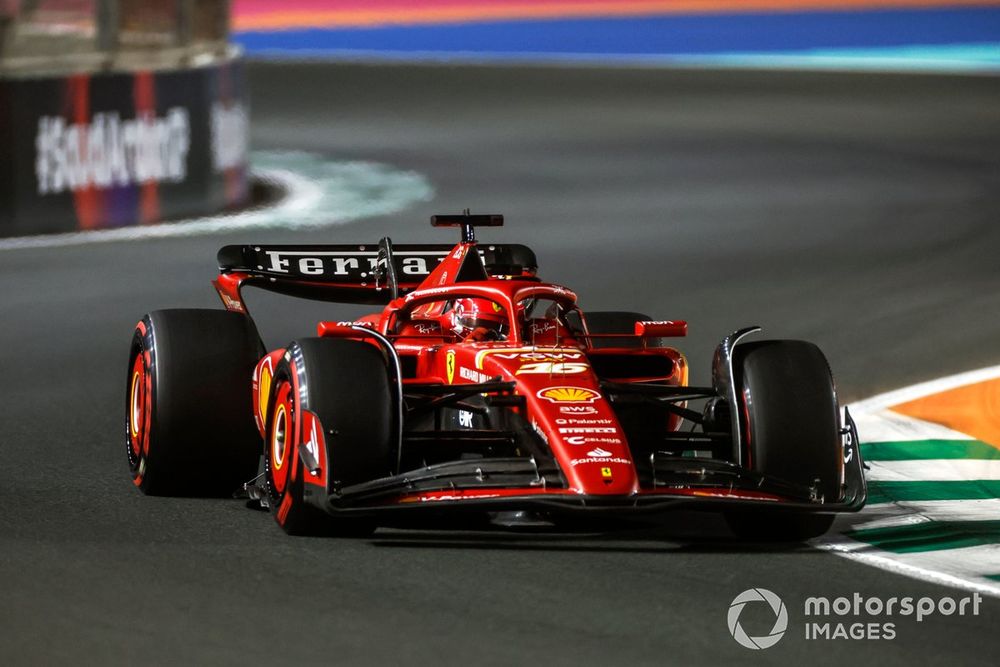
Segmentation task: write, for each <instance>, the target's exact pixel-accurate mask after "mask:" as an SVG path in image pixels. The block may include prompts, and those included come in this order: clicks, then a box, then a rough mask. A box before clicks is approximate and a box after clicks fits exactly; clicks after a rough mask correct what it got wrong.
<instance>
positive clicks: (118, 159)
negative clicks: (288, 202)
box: [0, 59, 249, 236]
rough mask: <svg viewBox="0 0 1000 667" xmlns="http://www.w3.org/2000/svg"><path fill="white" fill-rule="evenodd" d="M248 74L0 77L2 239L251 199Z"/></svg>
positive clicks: (205, 210) (231, 62)
mask: <svg viewBox="0 0 1000 667" xmlns="http://www.w3.org/2000/svg"><path fill="white" fill-rule="evenodd" d="M247 105H248V101H247V95H246V89H245V84H244V74H243V67H242V64H241V63H240V61H239V60H238V59H226V60H222V61H220V62H218V63H216V64H212V65H207V66H204V67H196V68H191V69H183V70H165V71H137V72H115V73H93V74H74V75H68V76H51V77H25V78H5V79H0V236H12V235H21V234H37V233H46V232H67V231H77V230H86V229H100V228H107V227H120V226H124V225H132V224H148V223H153V222H157V221H161V220H166V219H172V218H180V217H189V216H196V215H206V214H210V213H214V212H218V211H221V210H224V209H226V208H231V207H236V206H239V205H240V204H242V203H244V202H245V201H246V198H247V190H248V187H247V141H248V111H249V109H248V106H247Z"/></svg>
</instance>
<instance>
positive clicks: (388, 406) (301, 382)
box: [264, 338, 399, 536]
mask: <svg viewBox="0 0 1000 667" xmlns="http://www.w3.org/2000/svg"><path fill="white" fill-rule="evenodd" d="M272 388H273V389H272V393H271V398H270V400H269V408H268V419H267V439H266V441H265V446H264V472H265V479H266V482H267V489H268V496H269V504H270V505H271V507H272V509H273V512H274V518H275V520H276V521H277V522H278V525H279V526H281V528H282V529H283V530H284V531H285V532H287V533H289V534H292V535H348V536H349V535H364V534H367V533H370V532H371V531H372V530H374V524H373V523H372V522H371V521H368V520H363V519H362V520H358V519H353V518H352V519H348V518H345V517H337V516H332V515H330V514H328V513H327V512H325V511H324V510H323V509H321V508H322V506H323V504H324V499H323V498H322V494H325V493H327V492H328V491H329V490H331V489H333V488H343V487H346V486H350V485H352V484H358V483H360V482H366V481H370V480H373V479H377V478H380V477H385V476H387V475H389V474H391V473H392V472H393V469H394V467H395V461H396V456H397V452H396V449H397V447H398V430H397V429H398V428H399V425H398V422H399V417H398V406H397V400H396V398H395V396H394V393H393V392H394V388H393V386H392V385H391V381H390V375H389V369H388V366H387V363H386V359H385V356H384V355H383V353H382V352H381V351H380V350H379V349H378V348H376V347H375V346H373V345H371V344H369V343H366V342H360V341H355V340H341V339H322V338H304V339H300V340H297V341H295V342H293V343H291V344H290V345H289V346H288V348H287V352H286V354H285V355H284V358H283V359H282V361H281V362H280V363H279V364H278V367H277V369H276V370H275V376H274V381H273V383H272ZM306 412H308V413H310V414H311V415H313V416H315V418H316V419H318V423H319V424H320V425H321V426H320V429H321V431H322V441H323V445H324V447H325V451H324V456H323V457H322V458H323V459H325V460H324V461H323V463H324V464H325V467H326V470H323V471H322V474H324V475H325V478H326V484H325V486H321V485H318V484H316V483H312V480H310V481H308V482H307V481H306V476H307V475H312V474H313V473H312V472H311V471H309V470H307V469H306V467H305V465H304V463H303V457H302V454H301V452H300V448H301V447H302V446H303V445H304V443H307V442H310V441H311V438H312V435H311V434H306V433H303V431H304V428H303V422H304V414H305V413H306ZM315 458H316V459H317V462H319V457H315Z"/></svg>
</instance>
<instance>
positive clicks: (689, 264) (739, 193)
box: [0, 64, 1000, 665]
mask: <svg viewBox="0 0 1000 667" xmlns="http://www.w3.org/2000/svg"><path fill="white" fill-rule="evenodd" d="M251 82H252V91H253V96H254V97H253V103H254V111H253V140H254V145H255V147H257V148H265V149H279V148H280V149H305V150H310V151H320V152H323V153H327V154H329V155H330V156H333V157H336V158H338V159H344V158H349V159H366V160H378V161H382V162H387V163H390V164H393V165H396V166H398V167H402V168H406V169H413V170H417V171H419V172H422V173H424V174H426V175H427V176H428V177H429V178H430V180H431V181H432V183H433V184H434V186H435V188H436V190H437V197H436V199H435V200H434V201H432V202H429V203H427V204H424V205H420V206H418V207H415V208H414V209H413V210H411V211H410V212H409V214H406V215H398V216H393V217H392V218H391V219H374V220H370V221H365V222H360V223H356V224H351V225H347V226H343V227H336V228H329V229H325V230H320V231H310V232H308V233H294V234H293V233H291V232H280V231H273V230H272V231H269V232H266V233H265V232H261V233H256V234H253V235H252V237H251V235H248V234H246V233H241V234H239V235H238V236H211V237H196V238H189V239H170V240H159V241H149V242H144V243H128V244H126V243H112V244H100V245H92V246H79V247H68V248H49V249H37V250H18V251H7V252H4V253H3V254H2V255H0V286H2V289H0V308H2V312H3V319H2V324H0V345H2V349H3V350H4V354H3V371H4V372H3V380H4V384H3V389H2V393H0V395H2V400H0V424H2V425H3V427H2V431H0V454H2V465H0V505H2V507H3V513H2V517H3V518H2V519H0V656H3V658H2V659H0V661H2V662H3V663H4V664H14V665H20V664H54V663H57V662H62V661H67V662H69V661H72V662H73V663H75V664H95V665H107V664H123V663H130V664H131V663H140V662H141V663H144V664H149V665H178V664H213V665H222V664H232V665H245V664H248V663H249V664H282V663H288V664H296V663H298V664H385V663H390V662H397V663H400V664H430V663H436V664H521V663H526V662H528V661H531V662H539V663H543V662H544V663H551V664H649V665H662V664H708V663H712V664H719V663H720V662H721V663H723V664H727V663H733V664H736V663H744V662H746V663H749V662H755V663H756V662H760V663H770V664H789V663H793V662H794V663H796V664H845V663H847V662H849V661H856V660H864V661H865V662H871V663H873V664H882V665H895V664H914V663H917V662H919V663H921V664H945V663H948V664H980V663H988V662H992V661H995V657H996V655H998V654H1000V637H998V635H997V633H996V627H997V624H998V622H1000V601H997V600H995V599H988V600H987V601H985V602H984V603H983V606H982V610H981V612H982V613H981V615H980V616H978V617H969V616H965V617H957V616H952V617H941V616H937V617H932V618H929V619H925V620H924V621H923V622H921V623H919V624H918V623H916V621H915V620H914V619H913V618H898V619H895V620H896V621H897V627H896V632H897V638H896V639H895V640H893V641H871V640H869V641H849V640H838V641H806V640H804V639H803V638H802V635H803V621H804V619H803V616H802V604H803V601H804V599H805V597H806V596H809V595H826V596H830V597H835V596H840V595H846V596H850V595H852V594H853V593H854V592H859V593H861V594H862V595H864V596H866V597H867V596H874V595H879V596H882V597H890V596H905V595H913V596H921V595H932V596H938V595H948V594H951V595H955V593H954V592H953V591H951V590H950V589H945V588H942V587H939V586H934V585H931V584H927V583H923V582H920V581H915V580H910V579H906V578H902V577H899V576H895V575H891V574H888V573H885V572H882V571H880V570H876V569H872V568H869V567H867V566H864V565H861V564H857V563H854V562H850V561H847V560H844V559H841V558H838V557H836V556H833V555H830V554H826V553H820V552H816V551H813V550H810V549H808V548H806V547H804V546H788V547H773V546H772V547H769V546H766V545H753V544H741V543H737V542H734V541H733V540H732V539H731V538H729V537H728V535H727V533H726V531H725V530H724V529H723V528H722V527H721V525H720V522H719V521H718V520H716V519H715V518H713V517H698V516H695V517H690V516H688V517H678V518H676V519H675V520H673V521H671V522H670V524H669V525H668V526H667V527H665V528H663V529H658V530H652V531H640V532H629V533H624V534H615V535H611V536H595V535H574V534H555V535H546V534H542V535H537V534H530V533H523V532H521V533H510V532H499V531H492V532H469V531H451V530H444V529H435V530H424V531H415V530H398V529H394V530H380V531H379V532H377V533H376V534H375V536H374V537H373V538H371V539H350V540H332V539H292V538H288V537H286V536H284V535H283V534H282V533H281V531H280V530H279V529H278V528H277V527H276V526H275V524H274V522H273V520H272V519H271V518H270V517H268V516H267V515H265V514H263V513H259V512H254V511H251V510H248V509H246V508H244V506H243V504H242V503H241V502H239V501H214V500H203V499H165V498H146V497H143V496H141V495H140V494H139V493H138V492H136V490H135V489H134V488H133V487H132V485H131V483H130V482H129V478H128V474H127V469H126V464H125V455H124V451H123V444H122V435H121V431H122V423H121V422H122V409H123V403H124V380H125V372H126V369H125V363H126V356H127V352H128V341H129V336H130V335H131V330H132V327H133V325H134V323H135V321H136V320H137V319H138V318H139V317H140V316H141V315H142V313H143V312H145V311H147V310H152V309H156V308H164V307H178V306H192V307H216V304H217V299H216V297H215V296H214V293H213V291H212V289H211V287H210V285H209V282H208V281H209V280H210V278H211V277H212V275H213V272H214V257H215V250H216V248H217V247H218V246H220V245H221V244H223V243H224V242H243V241H247V242H250V241H267V242H294V241H311V242H323V241H328V242H350V241H374V240H376V239H377V238H378V237H379V236H380V235H382V234H386V233H388V234H390V235H391V236H392V237H393V239H394V240H395V241H397V242H418V241H423V240H434V241H441V240H443V237H442V234H444V235H445V236H447V235H448V233H447V232H442V231H440V230H439V231H433V230H431V229H430V228H429V227H428V226H427V223H426V219H427V216H428V215H429V214H431V213H434V212H442V211H458V210H460V209H462V208H464V207H467V206H468V207H471V208H473V209H474V210H477V211H484V212H503V213H505V214H506V216H507V220H508V227H506V228H504V229H503V230H483V232H482V233H481V236H482V237H483V238H484V239H485V240H496V241H515V242H523V243H527V244H529V245H531V246H532V247H534V248H535V250H536V252H537V253H538V256H539V258H540V260H541V264H542V274H543V275H544V276H546V277H547V278H549V279H551V280H555V281H559V282H563V283H564V284H566V285H568V286H571V287H572V288H574V289H575V290H576V291H577V292H578V293H579V294H580V295H581V299H582V304H583V306H584V307H587V308H591V309H628V310H642V311H646V312H648V313H649V314H651V315H654V316H657V317H661V316H662V317H672V318H685V319H688V320H689V321H690V322H691V331H690V339H689V340H687V341H683V345H682V347H683V349H684V350H686V351H687V352H688V353H689V358H690V360H691V363H692V365H693V366H694V370H695V373H694V377H693V380H694V381H696V382H697V381H703V380H704V379H705V377H706V369H707V365H708V359H709V354H710V353H711V350H712V348H713V347H714V345H715V343H716V342H717V340H718V339H719V338H721V337H722V336H724V335H725V334H726V333H727V332H729V331H730V330H731V329H734V328H737V327H739V326H742V325H745V324H762V325H764V326H765V327H766V329H767V333H768V335H770V336H775V337H801V338H807V339H811V340H814V341H816V342H818V343H819V344H820V345H821V346H822V347H823V348H824V349H825V351H826V352H827V354H828V356H829V358H830V361H831V364H832V366H833V369H834V371H835V373H836V376H837V380H838V383H839V389H840V392H841V397H842V398H843V399H846V400H852V399H859V398H863V397H864V396H867V395H870V394H874V393H877V392H879V391H883V390H887V389H891V388H894V387H898V386H901V385H904V384H908V383H911V382H915V381H919V380H924V379H929V378H932V377H936V376H940V375H946V374H950V373H954V372H958V371H962V370H967V369H971V368H976V367H980V366H986V365H990V364H995V363H997V361H998V356H1000V351H998V346H997V341H998V340H1000V289H998V269H997V263H996V256H997V251H998V249H1000V226H998V225H997V224H996V223H997V220H998V219H1000V85H998V83H997V80H996V79H992V78H983V77H968V78H941V77H921V76H882V75H839V74H784V73H753V72H715V73H712V72H701V71H664V70H652V69H651V70H640V71H627V70H619V69H592V70H588V69H561V68H556V69H545V68H521V69H506V68H489V67H472V68H467V69H462V68H449V67H405V66H361V65H355V66H342V67H333V66H322V65H310V66H298V65H288V64H285V65H256V66H254V67H253V68H252V69H251ZM26 168H27V167H26ZM250 301H251V306H254V305H257V307H258V308H259V309H261V312H263V309H264V308H265V307H266V309H268V310H269V311H270V313H271V314H270V315H268V316H266V317H264V316H262V317H261V319H262V321H263V322H264V333H265V336H266V337H267V338H268V340H269V342H270V343H273V344H281V343H283V342H286V341H287V339H288V338H290V337H292V336H294V335H296V334H306V333H308V332H309V331H310V327H309V323H308V320H309V318H312V317H314V313H312V312H308V313H304V312H300V311H298V310H295V311H294V312H293V311H292V310H290V309H289V307H288V306H285V305H284V304H283V302H281V301H278V300H276V299H259V300H257V301H254V300H253V299H251V300H250ZM350 312H351V311H349V310H342V311H336V313H337V314H333V313H331V312H329V311H327V313H326V315H327V317H338V316H340V315H341V314H349V313H350ZM751 587H765V588H768V589H770V590H773V591H775V592H776V593H778V594H779V595H780V596H782V597H783V598H784V600H785V602H786V604H787V605H788V607H789V612H790V624H789V632H788V634H787V635H786V636H785V638H784V639H782V641H781V642H780V643H778V645H777V646H775V647H773V648H770V649H767V650H765V651H756V652H752V651H749V650H747V649H744V648H741V647H740V646H738V645H737V644H736V643H735V642H734V641H733V640H732V639H731V638H730V636H729V633H728V631H727V628H726V611H727V609H728V606H729V603H730V601H731V600H732V599H733V598H734V597H735V596H736V595H737V594H738V593H740V592H741V591H743V590H744V589H747V588H751ZM749 611H750V610H749V608H748V612H747V614H746V615H745V617H744V618H743V621H744V623H745V626H746V627H747V629H748V631H750V633H751V634H755V633H756V634H761V633H764V632H766V630H767V629H768V628H769V627H770V621H771V620H773V617H772V618H771V619H768V618H766V617H765V616H758V617H755V616H754V615H753V614H751V613H749ZM834 620H838V619H834ZM845 620H848V621H851V620H853V619H851V618H848V619H845Z"/></svg>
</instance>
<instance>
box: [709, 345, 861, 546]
mask: <svg viewBox="0 0 1000 667" xmlns="http://www.w3.org/2000/svg"><path fill="white" fill-rule="evenodd" d="M734 370H735V372H736V381H737V387H738V388H739V390H740V392H741V399H742V402H743V405H742V406H741V409H742V412H743V419H742V420H741V424H742V426H743V429H744V432H743V440H744V445H745V446H744V451H745V455H746V460H745V461H744V462H743V463H744V465H746V466H747V467H748V468H749V469H750V470H753V471H754V472H757V473H759V474H761V475H763V476H765V477H771V478H774V479H778V480H784V481H786V482H791V483H794V484H798V485H800V486H803V487H813V488H815V489H816V491H817V492H818V493H819V494H820V495H822V496H823V498H824V501H825V502H827V503H831V502H836V501H837V500H839V498H840V495H841V490H842V485H843V475H844V458H843V456H844V453H843V441H842V439H841V435H840V409H839V406H838V404H837V395H836V391H835V388H834V384H833V377H832V376H831V374H830V367H829V364H828V363H827V360H826V357H825V356H824V355H823V353H822V351H820V349H819V348H818V347H816V346H815V345H813V344H812V343H807V342H805V341H797V340H774V341H761V342H754V343H747V344H744V345H740V346H738V347H737V348H736V352H735V355H734ZM833 519H834V515H832V514H799V513H789V512H767V511H755V512H749V511H747V512H732V513H729V514H728V515H727V520H728V522H729V525H730V528H732V530H733V532H735V533H736V534H737V535H738V536H740V537H743V538H747V539H765V540H780V539H784V540H802V539H808V538H811V537H816V536H818V535H822V534H823V533H825V532H826V531H827V530H829V528H830V525H831V524H832V523H833Z"/></svg>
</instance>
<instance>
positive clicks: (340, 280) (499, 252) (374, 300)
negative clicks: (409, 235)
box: [216, 239, 538, 310]
mask: <svg viewBox="0 0 1000 667" xmlns="http://www.w3.org/2000/svg"><path fill="white" fill-rule="evenodd" d="M453 249H454V246H450V245H443V244H434V245H396V244H392V243H391V242H389V241H388V239H384V240H383V241H382V242H381V243H373V244H371V245H228V246H225V247H223V248H222V249H221V250H219V254H218V260H219V272H220V273H221V274H222V275H221V276H220V280H219V281H217V284H216V287H217V288H219V289H220V294H222V293H223V291H225V292H227V293H228V294H229V295H230V297H232V298H235V296H236V295H235V294H233V291H234V290H233V289H232V287H236V288H238V287H239V286H242V285H253V286H255V287H259V288H262V289H266V290H269V291H272V292H280V293H283V294H290V295H292V296H299V297H303V298H307V299H316V300H321V301H334V302H340V303H359V304H387V303H389V301H390V300H391V299H392V298H394V297H395V296H398V295H399V294H405V293H406V292H409V291H412V290H414V289H416V288H417V287H418V286H419V285H420V283H421V282H423V280H424V278H426V277H427V276H428V275H430V273H431V272H432V271H433V270H434V269H435V268H436V267H437V265H438V263H439V262H440V261H441V260H443V259H444V258H445V257H447V256H448V253H450V252H451V251H452V250H453ZM476 249H477V250H478V252H479V255H480V257H481V258H482V260H483V266H484V268H485V269H486V273H487V274H488V275H489V276H491V277H499V278H506V277H517V278H521V277H523V276H525V275H534V274H535V272H536V271H537V269H538V261H537V259H536V258H535V253H534V252H533V251H532V250H531V249H530V248H528V247H527V246H524V245H519V244H499V243H498V244H484V245H481V246H478V247H477V248H476ZM380 251H381V252H380ZM387 251H388V252H387ZM387 258H388V260H389V261H391V266H387V263H388V262H387ZM226 278H228V280H221V279H226ZM234 280H235V281H236V282H237V285H233V286H230V285H226V287H227V288H228V289H225V290H223V289H221V287H222V286H221V285H220V284H218V283H223V282H225V283H232V282H233V281H234ZM223 301H225V302H226V306H227V307H230V303H229V302H228V301H226V298H225V297H223ZM233 309H235V310H242V304H240V307H239V308H233Z"/></svg>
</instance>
